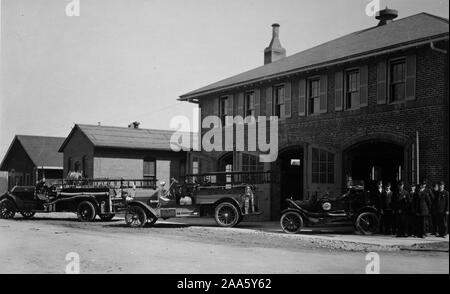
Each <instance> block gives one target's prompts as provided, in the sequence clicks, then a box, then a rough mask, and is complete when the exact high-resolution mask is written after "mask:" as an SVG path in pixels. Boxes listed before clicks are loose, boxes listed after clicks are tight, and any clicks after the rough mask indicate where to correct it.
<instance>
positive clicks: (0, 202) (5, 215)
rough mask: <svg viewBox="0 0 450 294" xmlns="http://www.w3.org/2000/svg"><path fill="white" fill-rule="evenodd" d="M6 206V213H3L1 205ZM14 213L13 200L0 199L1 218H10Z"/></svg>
mask: <svg viewBox="0 0 450 294" xmlns="http://www.w3.org/2000/svg"><path fill="white" fill-rule="evenodd" d="M4 206H6V209H8V210H7V211H6V213H3V212H2V210H3V207H4ZM15 215H16V204H15V203H14V201H12V200H11V199H8V198H4V199H2V200H0V218H3V219H12V218H14V216H15Z"/></svg>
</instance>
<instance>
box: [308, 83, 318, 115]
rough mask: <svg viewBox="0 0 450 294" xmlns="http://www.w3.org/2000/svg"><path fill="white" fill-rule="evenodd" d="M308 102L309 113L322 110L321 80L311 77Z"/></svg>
mask: <svg viewBox="0 0 450 294" xmlns="http://www.w3.org/2000/svg"><path fill="white" fill-rule="evenodd" d="M308 100H309V101H308V102H309V113H310V114H316V113H319V111H320V80H319V79H311V80H309V81H308Z"/></svg>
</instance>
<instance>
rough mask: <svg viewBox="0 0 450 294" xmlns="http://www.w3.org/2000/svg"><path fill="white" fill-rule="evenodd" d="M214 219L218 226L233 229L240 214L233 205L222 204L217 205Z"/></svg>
mask: <svg viewBox="0 0 450 294" xmlns="http://www.w3.org/2000/svg"><path fill="white" fill-rule="evenodd" d="M214 217H215V219H216V223H217V224H218V225H219V226H221V227H233V226H235V225H237V223H238V222H239V218H240V213H239V211H238V209H237V208H236V206H235V205H233V204H231V203H229V202H223V203H220V204H219V205H217V207H216V210H215V213H214Z"/></svg>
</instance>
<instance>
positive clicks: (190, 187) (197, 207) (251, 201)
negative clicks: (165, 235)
mask: <svg viewBox="0 0 450 294" xmlns="http://www.w3.org/2000/svg"><path fill="white" fill-rule="evenodd" d="M124 205H125V209H126V213H125V222H126V224H127V225H128V226H131V227H142V226H144V225H145V224H147V223H148V224H154V223H155V222H156V221H157V220H158V219H163V220H165V219H169V218H174V217H200V216H205V215H214V218H215V221H216V223H217V224H218V225H219V226H221V227H233V226H235V225H237V224H239V223H240V222H241V221H242V219H243V218H244V217H245V216H248V215H257V214H260V213H261V212H260V211H259V209H258V199H257V196H256V191H255V187H254V186H252V185H249V184H242V183H241V184H237V185H231V184H228V185H220V184H219V185H216V184H214V183H207V184H206V183H202V184H199V183H193V184H189V183H184V184H182V185H180V184H179V183H178V181H177V180H175V179H171V184H170V186H169V188H168V189H166V188H165V183H160V186H159V187H158V188H157V189H153V190H148V189H146V190H136V191H134V192H132V193H130V194H129V195H128V196H127V197H126V199H125V202H124Z"/></svg>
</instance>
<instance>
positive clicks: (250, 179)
mask: <svg viewBox="0 0 450 294" xmlns="http://www.w3.org/2000/svg"><path fill="white" fill-rule="evenodd" d="M184 180H185V182H186V183H188V184H199V185H200V186H209V185H211V186H212V185H214V186H226V185H232V186H235V185H241V184H269V183H273V182H275V181H276V176H275V175H274V173H272V171H244V172H243V171H233V172H209V173H202V174H187V175H186V176H185V177H184Z"/></svg>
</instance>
